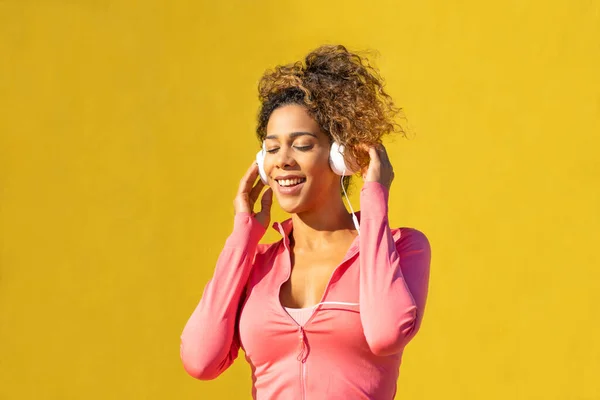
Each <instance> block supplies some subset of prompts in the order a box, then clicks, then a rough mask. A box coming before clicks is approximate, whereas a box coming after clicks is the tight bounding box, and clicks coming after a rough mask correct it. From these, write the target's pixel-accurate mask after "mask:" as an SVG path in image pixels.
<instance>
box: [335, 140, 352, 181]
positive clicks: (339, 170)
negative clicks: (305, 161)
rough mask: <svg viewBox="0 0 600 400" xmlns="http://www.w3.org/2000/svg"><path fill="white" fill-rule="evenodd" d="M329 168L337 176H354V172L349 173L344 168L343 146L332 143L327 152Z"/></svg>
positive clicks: (349, 171) (347, 169) (348, 170)
mask: <svg viewBox="0 0 600 400" xmlns="http://www.w3.org/2000/svg"><path fill="white" fill-rule="evenodd" d="M329 166H330V167H331V169H332V170H333V172H335V173H336V174H337V175H341V176H349V175H354V171H351V170H350V169H349V168H348V167H347V166H346V161H345V160H344V146H343V145H341V144H339V143H338V142H333V143H332V144H331V149H330V150H329Z"/></svg>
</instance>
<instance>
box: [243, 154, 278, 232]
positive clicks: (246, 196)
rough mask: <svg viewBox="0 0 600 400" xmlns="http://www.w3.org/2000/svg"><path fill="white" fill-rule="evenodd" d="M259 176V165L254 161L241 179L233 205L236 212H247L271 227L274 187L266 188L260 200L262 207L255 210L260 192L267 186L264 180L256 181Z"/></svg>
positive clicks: (267, 226)
mask: <svg viewBox="0 0 600 400" xmlns="http://www.w3.org/2000/svg"><path fill="white" fill-rule="evenodd" d="M257 177H258V165H257V164H256V162H253V163H252V165H251V166H250V168H248V171H246V174H245V175H244V177H243V178H242V180H241V181H240V186H239V188H238V191H237V195H236V196H235V200H233V207H234V209H235V213H236V214H237V213H240V212H247V213H250V214H251V215H253V216H254V218H256V220H257V221H258V222H259V223H260V224H261V225H262V226H264V227H265V229H268V228H269V223H270V222H271V205H272V204H273V189H271V188H270V187H269V188H267V190H265V192H264V194H263V195H262V198H261V200H260V204H261V208H260V211H259V212H258V213H255V212H254V203H256V200H257V199H258V196H259V195H260V192H261V191H262V189H263V188H264V187H265V184H264V183H263V182H262V180H260V179H259V180H258V182H256V183H255V181H256V178H257Z"/></svg>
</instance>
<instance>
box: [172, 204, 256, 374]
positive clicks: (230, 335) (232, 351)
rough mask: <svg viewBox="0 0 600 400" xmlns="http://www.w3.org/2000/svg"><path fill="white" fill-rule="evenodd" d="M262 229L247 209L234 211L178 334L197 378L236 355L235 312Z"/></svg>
mask: <svg viewBox="0 0 600 400" xmlns="http://www.w3.org/2000/svg"><path fill="white" fill-rule="evenodd" d="M265 231H266V229H265V228H264V227H263V226H262V225H261V224H260V223H259V222H258V221H256V219H255V218H253V217H252V216H251V215H250V213H238V214H236V216H235V218H234V227H233V232H232V233H231V235H230V236H229V237H228V238H227V240H226V242H225V246H224V248H223V250H222V251H221V254H220V255H219V258H218V260H217V265H216V267H215V271H214V275H213V277H212V279H211V280H210V281H209V282H208V283H207V285H206V287H205V289H204V293H203V295H202V299H201V300H200V302H199V304H198V306H197V307H196V309H195V310H194V312H193V313H192V315H191V317H190V318H189V320H188V322H187V324H186V325H185V327H184V329H183V332H182V334H181V346H180V356H181V361H182V362H183V366H184V368H185V370H186V371H187V373H188V374H190V375H191V376H193V377H195V378H197V379H203V380H207V379H214V378H216V377H217V376H219V375H220V374H221V373H222V372H223V371H225V370H226V369H227V368H228V367H229V366H230V365H231V364H232V363H233V361H234V360H235V359H236V357H237V356H238V351H239V347H240V341H239V337H238V334H237V332H236V329H235V328H236V318H237V313H238V309H239V307H240V302H241V300H242V296H243V293H244V288H245V286H246V283H247V281H248V277H249V275H250V270H251V269H252V263H253V260H254V256H255V252H256V248H257V246H258V242H259V241H260V239H261V238H262V236H263V235H264V233H265Z"/></svg>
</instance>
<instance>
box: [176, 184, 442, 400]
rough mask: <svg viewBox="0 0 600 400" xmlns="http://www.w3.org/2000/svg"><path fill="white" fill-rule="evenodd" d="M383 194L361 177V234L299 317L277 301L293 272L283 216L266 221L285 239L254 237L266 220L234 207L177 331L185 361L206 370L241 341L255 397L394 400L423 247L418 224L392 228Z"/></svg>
mask: <svg viewBox="0 0 600 400" xmlns="http://www.w3.org/2000/svg"><path fill="white" fill-rule="evenodd" d="M388 195H389V193H388V190H387V188H386V187H385V186H383V185H381V184H379V183H377V182H365V184H364V186H363V188H362V189H361V192H360V203H361V212H359V213H357V217H359V219H360V235H359V236H358V237H357V238H356V239H355V240H354V242H353V244H352V245H351V246H350V249H349V250H348V252H347V254H346V256H345V257H344V260H343V261H342V263H341V264H340V265H339V266H338V267H337V268H336V269H335V271H334V272H333V274H332V276H331V278H330V281H329V283H328V285H327V288H326V290H325V293H324V294H323V298H322V300H321V303H319V306H318V307H317V308H316V309H315V311H314V313H313V314H312V316H311V318H310V319H309V320H308V321H307V322H306V323H305V324H304V326H299V325H298V324H297V323H296V321H295V320H294V319H292V317H291V316H290V315H289V314H288V313H287V312H286V310H285V309H284V308H283V307H282V305H281V303H280V301H279V289H280V287H281V285H282V284H283V283H284V282H285V281H287V280H288V278H289V276H290V271H291V266H290V249H289V239H288V234H289V233H290V231H291V229H292V224H291V222H292V221H291V219H288V220H286V221H285V222H283V223H274V224H273V227H274V228H276V229H277V230H278V231H279V232H280V233H281V235H282V236H283V239H281V240H280V241H278V242H276V243H272V244H259V243H258V242H259V241H260V239H261V238H262V236H263V235H264V233H265V231H266V230H265V228H264V227H263V226H262V225H260V224H259V223H258V222H257V221H256V220H255V219H254V218H252V217H251V215H250V214H249V213H239V214H237V215H236V216H235V218H234V228H233V232H232V233H231V235H230V236H229V237H228V238H227V241H226V243H225V247H224V248H223V250H222V252H221V254H220V256H219V258H218V261H217V265H216V268H215V272H214V276H213V278H212V279H211V280H210V281H209V282H208V284H207V285H206V287H205V289H204V294H203V296H202V299H201V300H200V303H199V304H198V306H197V307H196V309H195V310H194V312H193V313H192V315H191V317H190V319H189V320H188V322H187V324H186V326H185V328H184V330H183V333H182V335H181V349H180V354H181V360H182V362H183V366H184V368H185V370H186V371H187V372H188V373H189V374H190V375H191V376H193V377H195V378H197V379H205V380H206V379H214V378H216V377H217V376H219V375H220V374H221V373H222V372H223V371H225V369H227V368H228V367H229V366H230V365H231V363H232V362H233V360H235V358H236V357H237V356H238V351H239V348H240V347H241V348H242V349H243V350H244V352H245V353H246V359H247V360H248V362H249V363H250V365H251V367H252V381H253V391H252V392H253V393H252V394H253V398H254V399H260V400H262V399H265V400H274V399H283V400H293V399H310V400H317V399H327V400H331V399H343V400H349V399H381V400H384V399H385V400H390V399H393V398H394V395H395V393H396V382H397V380H398V374H399V368H400V363H401V360H402V353H403V350H404V347H405V346H406V345H407V344H408V342H410V340H411V339H412V338H413V337H414V336H415V334H416V333H417V331H418V330H419V327H420V325H421V321H422V319H423V311H424V309H425V302H426V299H427V292H428V285H429V267H430V259H431V248H430V245H429V241H428V239H427V237H426V236H425V235H424V234H423V233H421V232H420V231H418V230H416V229H413V228H397V229H390V227H389V225H388V218H387V211H388V204H387V203H388Z"/></svg>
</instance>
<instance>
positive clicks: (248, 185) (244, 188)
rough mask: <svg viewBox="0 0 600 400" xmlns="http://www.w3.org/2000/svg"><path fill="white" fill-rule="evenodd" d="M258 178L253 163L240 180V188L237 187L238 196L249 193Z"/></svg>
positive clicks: (256, 167) (255, 165)
mask: <svg viewBox="0 0 600 400" xmlns="http://www.w3.org/2000/svg"><path fill="white" fill-rule="evenodd" d="M257 176H258V165H257V164H256V163H255V162H253V163H252V165H251V166H250V168H248V170H247V171H246V173H245V174H244V176H243V177H242V179H241V180H240V186H239V187H238V194H240V193H249V192H250V190H251V189H252V186H253V185H254V182H255V181H256V177H257Z"/></svg>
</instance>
